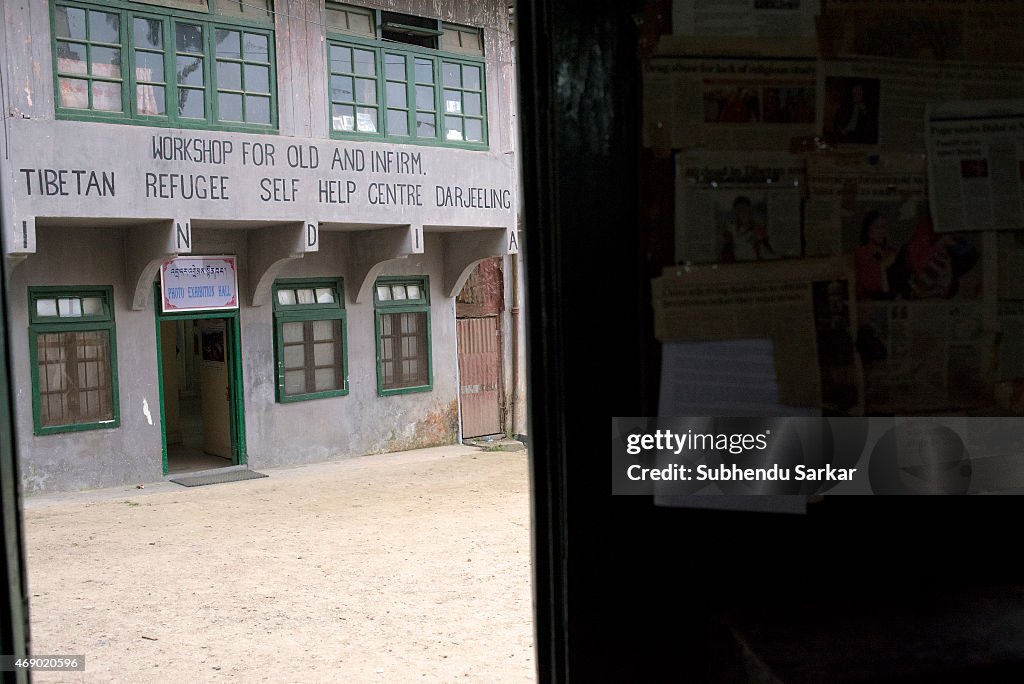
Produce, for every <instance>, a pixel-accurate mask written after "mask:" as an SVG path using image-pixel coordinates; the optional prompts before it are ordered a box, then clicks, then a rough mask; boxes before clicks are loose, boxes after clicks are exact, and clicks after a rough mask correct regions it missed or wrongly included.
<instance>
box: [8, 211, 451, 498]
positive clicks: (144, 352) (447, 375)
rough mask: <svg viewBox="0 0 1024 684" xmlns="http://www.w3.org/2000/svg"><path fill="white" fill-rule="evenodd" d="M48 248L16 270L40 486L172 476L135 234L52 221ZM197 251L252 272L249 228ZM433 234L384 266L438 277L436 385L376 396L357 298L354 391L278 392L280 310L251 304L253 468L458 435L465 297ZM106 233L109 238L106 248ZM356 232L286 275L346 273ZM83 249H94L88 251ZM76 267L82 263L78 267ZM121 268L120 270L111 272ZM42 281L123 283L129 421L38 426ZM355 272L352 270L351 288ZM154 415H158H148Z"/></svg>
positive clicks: (245, 316)
mask: <svg viewBox="0 0 1024 684" xmlns="http://www.w3.org/2000/svg"><path fill="white" fill-rule="evenodd" d="M39 234H40V238H39V251H38V253H37V254H36V255H35V256H33V257H32V258H31V259H28V260H26V261H25V263H24V264H23V265H21V266H19V267H18V268H17V269H15V270H14V272H13V274H12V277H11V280H10V289H11V291H13V292H17V293H20V294H21V296H18V297H12V299H11V302H10V313H11V318H12V320H13V321H16V324H15V325H12V340H11V352H12V359H13V360H14V369H13V370H14V373H13V377H14V382H15V386H16V387H17V388H18V389H17V391H16V401H15V412H16V421H17V423H16V425H17V432H18V437H19V446H20V457H21V460H22V463H23V472H24V477H23V482H24V487H25V490H26V491H27V492H29V493H31V492H38V491H61V490H75V489H87V488H92V487H101V486H109V485H117V484H131V483H134V482H148V481H152V480H156V479H160V478H161V477H162V470H161V435H160V394H159V384H158V383H159V381H158V377H157V355H156V319H155V313H154V311H153V310H152V309H151V308H147V309H145V310H142V311H134V310H130V309H127V308H126V307H125V306H124V302H125V301H127V299H128V298H129V297H130V290H129V288H128V287H126V285H125V282H124V278H123V277H121V276H120V275H119V274H123V272H124V270H123V268H122V266H121V264H122V263H123V260H124V254H125V252H124V248H123V244H124V241H125V235H124V231H123V230H121V229H94V228H80V229H65V228H42V229H40V231H39ZM195 237H196V244H197V249H198V250H200V251H202V252H204V253H230V254H236V255H237V256H238V259H239V281H240V286H244V284H245V282H246V280H247V278H248V277H249V276H248V273H247V271H246V268H245V264H246V263H247V261H248V259H247V256H248V254H247V248H246V233H245V231H231V230H211V231H197V232H196V234H195ZM439 239H440V238H439V237H437V236H428V238H427V249H426V251H425V253H424V254H423V255H419V256H418V257H416V258H409V259H406V260H401V261H399V262H396V263H395V264H392V265H390V266H389V267H388V268H386V269H385V271H384V272H383V275H427V276H428V277H429V278H430V299H431V308H430V316H431V319H430V320H431V351H432V363H433V378H434V386H433V390H431V391H427V392H415V393H411V394H401V395H393V396H385V397H381V396H378V395H377V376H376V362H375V337H374V309H373V303H372V300H371V301H369V302H367V303H362V304H353V303H351V302H349V303H347V304H346V311H347V333H348V345H349V348H348V363H349V368H348V376H349V394H348V395H346V396H341V397H330V398H326V399H316V400H312V401H302V402H295V403H286V404H279V403H277V402H276V401H275V398H274V396H275V394H274V390H275V386H274V368H275V362H274V351H273V339H274V328H273V325H274V323H273V310H272V307H271V306H269V305H267V306H261V307H251V306H248V305H246V304H244V303H243V305H242V307H241V310H240V318H241V321H240V324H241V331H242V339H241V347H242V374H243V384H244V386H245V397H244V401H245V421H246V447H247V451H248V463H249V465H250V466H251V467H253V468H260V467H270V466H277V465H285V464H296V463H309V462H315V461H322V460H328V459H332V458H338V457H343V456H353V455H359V454H367V453H378V452H383V451H395V450H400V449H407V448H416V447H424V446H434V445H437V444H450V443H452V442H454V441H455V440H456V437H457V430H458V424H457V421H458V405H457V402H458V385H457V380H456V374H457V370H456V369H457V359H456V344H455V312H454V299H452V298H449V297H445V296H444V293H443V292H442V288H441V286H440V282H441V277H440V274H441V270H442V264H441V256H440V255H441V251H440V249H438V248H437V246H436V245H434V244H432V243H434V242H436V241H438V240H439ZM97 241H102V242H103V243H104V244H107V245H109V247H108V248H107V249H105V250H96V249H95V244H96V242H97ZM347 242H348V236H347V235H345V234H344V233H330V234H328V235H326V236H325V238H324V240H323V245H322V248H321V251H320V252H319V253H318V254H315V255H311V256H312V258H309V257H306V258H303V259H299V260H295V261H294V262H292V263H290V264H289V265H288V267H287V268H286V270H285V271H284V272H282V273H281V274H280V277H309V276H332V277H337V276H339V275H340V276H342V277H344V276H345V275H346V273H345V268H346V267H345V266H344V264H345V263H346V259H345V252H346V247H347ZM82 254H89V255H90V256H89V258H88V259H82V258H81V255H82ZM69 264H76V266H75V267H74V268H68V265H69ZM112 275H113V277H112ZM37 285H112V286H113V288H114V303H115V322H116V326H117V356H118V388H119V392H120V418H121V426H120V427H119V428H111V429H100V430H89V431H84V432H71V433H62V434H55V435H43V436H34V435H32V404H31V399H32V396H31V379H30V372H31V371H30V367H29V342H28V331H27V325H26V321H27V317H28V311H27V299H28V298H27V288H28V287H30V286H37ZM348 286H349V280H348V279H346V282H345V287H346V290H347V289H348ZM147 414H148V415H147Z"/></svg>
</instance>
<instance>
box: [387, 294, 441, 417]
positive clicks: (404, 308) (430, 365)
mask: <svg viewBox="0 0 1024 684" xmlns="http://www.w3.org/2000/svg"><path fill="white" fill-rule="evenodd" d="M397 284H406V285H413V284H415V285H419V287H420V292H422V293H423V298H422V299H416V300H408V299H404V300H398V301H396V302H389V301H385V302H381V301H380V300H378V299H377V286H378V285H397ZM410 301H411V302H412V303H410ZM373 309H374V311H373V337H374V345H375V347H376V350H377V355H376V359H377V363H376V366H377V396H379V397H387V396H392V395H395V394H412V393H414V392H431V391H433V389H434V342H433V334H432V333H431V320H430V318H431V314H430V276H381V277H379V278H377V279H376V280H375V281H374V283H373ZM400 313H425V314H426V321H427V335H426V337H427V382H426V384H424V385H414V386H412V387H395V388H392V389H385V388H384V364H383V358H382V353H381V336H382V335H383V332H384V329H383V326H382V324H381V316H382V315H384V314H400Z"/></svg>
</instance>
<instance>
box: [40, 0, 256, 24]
mask: <svg viewBox="0 0 1024 684" xmlns="http://www.w3.org/2000/svg"><path fill="white" fill-rule="evenodd" d="M58 4H61V5H64V4H75V5H85V6H87V7H92V8H95V9H104V10H108V11H110V10H113V11H124V10H128V11H138V12H153V13H157V14H161V15H165V16H169V17H181V18H183V19H191V20H192V21H225V20H226V21H227V22H229V23H238V24H243V25H246V26H252V27H253V28H264V29H265V28H267V27H269V26H272V25H273V24H274V18H273V16H271V17H268V18H267V19H266V20H264V21H260V20H257V19H242V18H237V17H235V16H234V15H225V14H217V12H216V10H215V7H216V2H215V0H210V9H209V11H206V12H202V11H199V10H188V9H184V8H182V7H172V6H169V5H162V4H159V3H155V4H151V3H148V2H130V1H129V0H102V1H100V0H60V1H59V3H58ZM273 11H276V10H273Z"/></svg>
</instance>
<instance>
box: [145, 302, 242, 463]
mask: <svg viewBox="0 0 1024 684" xmlns="http://www.w3.org/2000/svg"><path fill="white" fill-rule="evenodd" d="M159 301H160V283H153V302H154V305H153V311H154V314H155V317H156V347H157V373H158V374H159V375H160V439H161V444H162V455H163V463H164V475H166V474H167V430H166V428H165V426H164V416H165V409H164V393H163V372H164V371H163V362H162V361H163V360H162V358H161V339H160V335H161V330H160V324H161V323H162V322H164V321H188V320H192V321H197V320H203V319H210V318H224V319H227V320H228V324H227V325H225V326H224V334H225V335H226V337H227V339H226V342H227V345H228V347H229V349H230V351H229V354H228V355H229V357H230V358H231V359H232V361H231V363H230V364H229V368H228V392H230V393H231V415H230V416H229V423H230V425H231V455H232V462H233V463H234V464H235V465H245V464H246V463H248V451H247V449H246V439H245V384H244V382H245V379H244V376H243V374H242V331H241V317H240V316H239V310H238V309H223V310H220V311H194V312H187V311H179V312H175V313H163V312H162V311H161V310H160V305H159V304H157V302H159Z"/></svg>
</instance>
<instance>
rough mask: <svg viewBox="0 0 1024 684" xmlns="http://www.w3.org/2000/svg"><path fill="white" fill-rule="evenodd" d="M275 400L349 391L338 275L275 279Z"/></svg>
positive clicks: (341, 297)
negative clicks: (327, 278)
mask: <svg viewBox="0 0 1024 684" xmlns="http://www.w3.org/2000/svg"><path fill="white" fill-rule="evenodd" d="M274 327H275V333H276V334H275V361H276V364H277V400H278V401H280V402H289V401H301V400H305V399H319V398H321V397H334V396H340V395H344V394H348V363H347V359H346V356H347V347H346V337H345V335H346V330H345V299H344V289H343V283H342V280H341V278H336V279H330V280H279V281H277V282H276V283H274Z"/></svg>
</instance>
